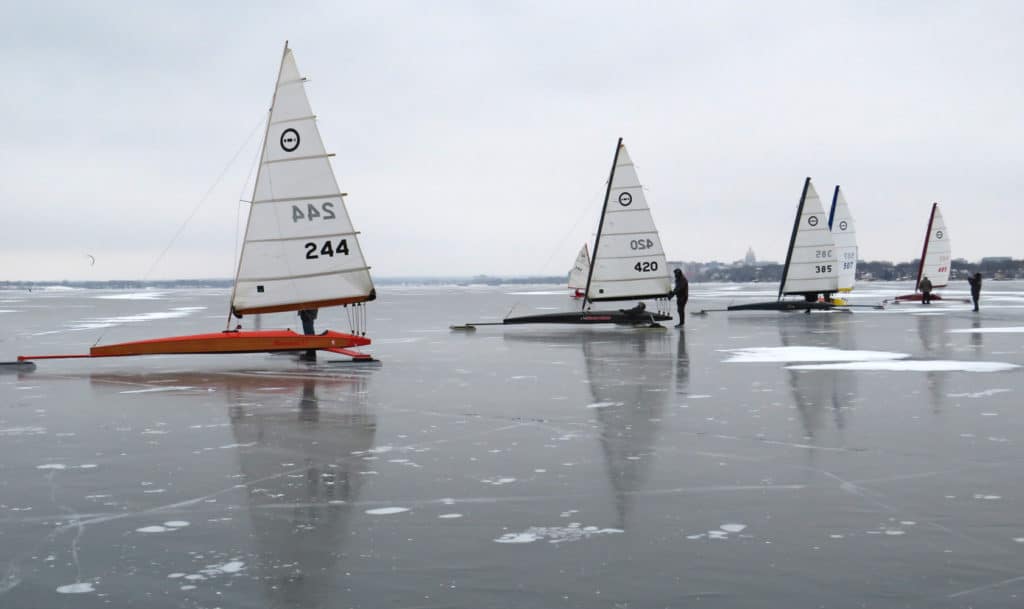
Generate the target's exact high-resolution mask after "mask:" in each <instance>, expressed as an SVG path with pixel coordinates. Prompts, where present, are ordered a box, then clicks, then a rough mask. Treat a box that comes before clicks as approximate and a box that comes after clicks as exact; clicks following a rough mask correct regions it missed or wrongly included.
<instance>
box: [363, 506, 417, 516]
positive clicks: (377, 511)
mask: <svg viewBox="0 0 1024 609" xmlns="http://www.w3.org/2000/svg"><path fill="white" fill-rule="evenodd" d="M408 511H409V508H404V507H385V508H373V509H371V510H366V513H367V514H370V515H373V516H390V515H392V514H401V513H402V512H408Z"/></svg>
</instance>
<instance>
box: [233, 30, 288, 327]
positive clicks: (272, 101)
mask: <svg viewBox="0 0 1024 609" xmlns="http://www.w3.org/2000/svg"><path fill="white" fill-rule="evenodd" d="M287 55H288V41H287V40H285V41H284V49H282V50H281V61H280V63H278V65H277V81H276V83H275V85H274V94H273V95H272V96H271V97H270V109H269V110H267V124H266V126H265V127H264V128H263V140H262V141H261V142H260V161H259V164H258V165H256V179H255V180H254V181H253V183H252V196H251V197H249V201H250V203H249V215H248V216H246V218H245V232H244V233H243V234H245V235H248V234H249V224H250V223H251V222H252V205H253V202H255V201H256V188H257V186H258V185H259V183H260V173H262V171H263V160H264V158H266V156H267V135H268V134H269V133H270V119H271V115H272V113H273V112H274V104H275V103H276V102H277V90H278V88H279V83H280V82H281V72H282V71H283V70H284V58H285V57H286V56H287ZM235 238H236V239H237V238H238V237H237V236H236V237H235ZM245 243H246V240H245V239H242V250H241V251H240V252H239V253H238V265H237V266H236V268H235V280H234V281H233V282H232V283H231V299H230V300H229V301H228V307H229V308H230V310H231V314H233V315H235V316H237V317H241V314H240V313H239V312H238V311H236V310H235V294H236V293H237V292H238V277H239V276H240V275H241V273H242V260H243V259H244V258H245ZM230 323H231V316H230V315H229V316H228V324H229V325H230Z"/></svg>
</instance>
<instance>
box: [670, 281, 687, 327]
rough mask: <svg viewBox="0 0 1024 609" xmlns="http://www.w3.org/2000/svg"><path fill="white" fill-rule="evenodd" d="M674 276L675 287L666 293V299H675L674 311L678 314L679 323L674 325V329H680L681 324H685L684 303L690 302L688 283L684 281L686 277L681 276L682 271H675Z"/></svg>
mask: <svg viewBox="0 0 1024 609" xmlns="http://www.w3.org/2000/svg"><path fill="white" fill-rule="evenodd" d="M675 275H676V287H675V288H673V289H672V291H671V292H669V293H668V297H669V298H672V297H673V296H675V297H676V310H677V311H678V312H679V323H677V324H676V327H677V328H682V327H683V324H685V323H686V317H685V312H684V309H685V308H686V301H688V300H690V282H689V281H688V280H687V279H686V275H683V270H682V269H676V270H675Z"/></svg>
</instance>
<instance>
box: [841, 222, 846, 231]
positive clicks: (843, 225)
mask: <svg viewBox="0 0 1024 609" xmlns="http://www.w3.org/2000/svg"><path fill="white" fill-rule="evenodd" d="M839 230H846V220H843V221H842V222H840V223H839Z"/></svg>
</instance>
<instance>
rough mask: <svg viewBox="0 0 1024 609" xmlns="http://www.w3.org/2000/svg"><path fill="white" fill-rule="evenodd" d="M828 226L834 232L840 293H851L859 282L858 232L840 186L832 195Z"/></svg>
mask: <svg viewBox="0 0 1024 609" xmlns="http://www.w3.org/2000/svg"><path fill="white" fill-rule="evenodd" d="M828 226H829V229H830V230H831V231H832V240H833V241H835V244H836V264H838V265H839V267H838V271H839V279H838V284H839V291H840V292H849V291H851V290H852V289H853V285H854V283H856V281H857V232H856V229H855V228H854V224H853V216H852V215H851V214H850V206H849V205H848V204H847V203H846V197H844V196H843V193H842V191H841V190H840V189H839V187H838V186H836V190H835V194H833V195H832V211H831V212H830V213H829V217H828Z"/></svg>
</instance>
